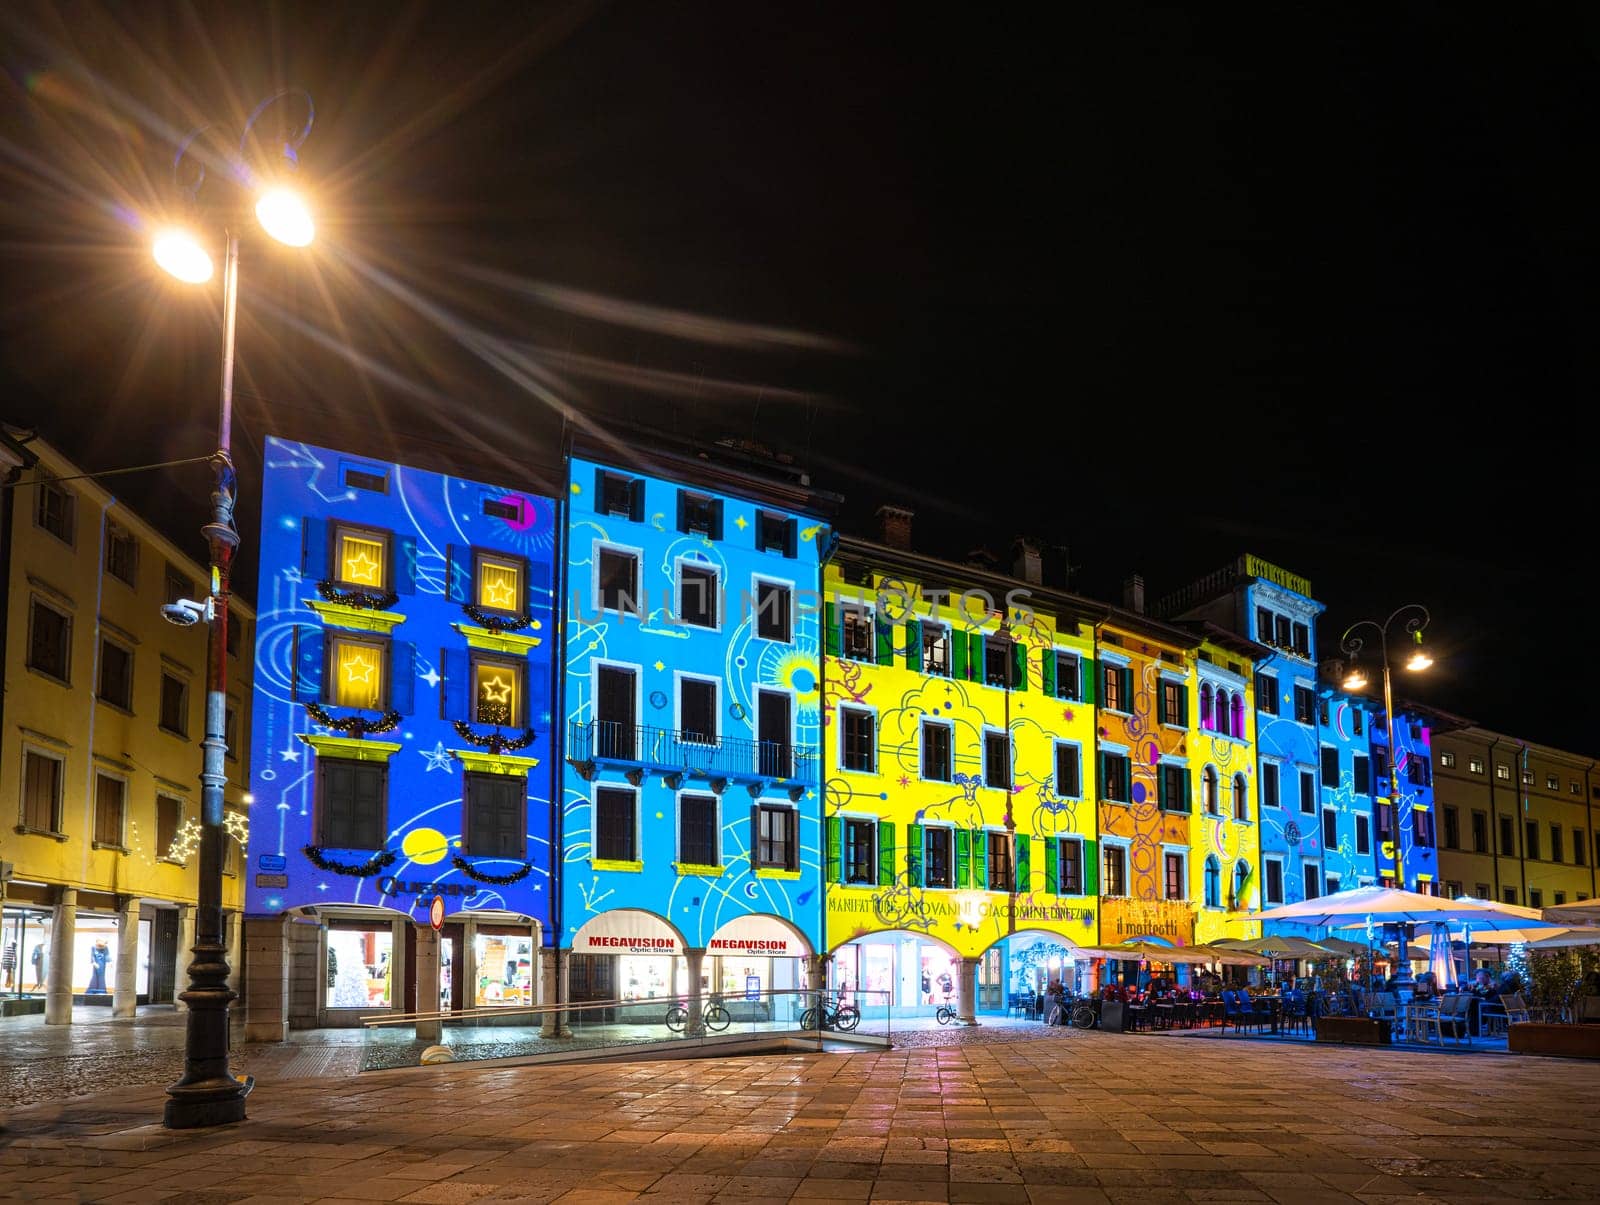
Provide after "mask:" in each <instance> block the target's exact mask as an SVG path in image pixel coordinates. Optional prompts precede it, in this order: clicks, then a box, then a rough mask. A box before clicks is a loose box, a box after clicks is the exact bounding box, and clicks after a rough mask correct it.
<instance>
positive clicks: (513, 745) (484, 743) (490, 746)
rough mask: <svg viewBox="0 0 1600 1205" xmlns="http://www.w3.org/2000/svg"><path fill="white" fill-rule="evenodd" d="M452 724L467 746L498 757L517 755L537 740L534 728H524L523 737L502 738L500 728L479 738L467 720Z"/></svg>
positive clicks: (456, 721) (455, 721)
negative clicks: (509, 754) (517, 752)
mask: <svg viewBox="0 0 1600 1205" xmlns="http://www.w3.org/2000/svg"><path fill="white" fill-rule="evenodd" d="M452 723H453V724H454V726H455V730H456V735H457V736H459V737H460V738H461V739H462V740H464V741H466V742H467V744H469V745H475V746H477V747H478V748H479V749H487V750H488V751H489V752H490V753H493V754H494V755H495V756H497V757H498V756H499V755H500V754H502V753H515V752H516V751H517V750H518V749H526V748H527V747H528V746H529V745H531V744H533V742H534V740H535V739H536V738H535V735H534V731H533V729H532V728H524V729H523V730H522V735H521V736H501V735H500V730H499V729H498V728H496V729H495V730H494V731H493V732H491V733H489V734H488V735H487V736H479V735H478V734H477V733H476V732H474V731H473V730H472V725H471V724H468V723H467V722H466V721H465V720H454V721H452Z"/></svg>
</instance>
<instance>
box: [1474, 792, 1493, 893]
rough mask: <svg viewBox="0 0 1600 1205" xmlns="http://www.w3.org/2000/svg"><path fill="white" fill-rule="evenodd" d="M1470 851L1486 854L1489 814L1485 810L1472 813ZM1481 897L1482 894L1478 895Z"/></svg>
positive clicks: (1487, 849) (1487, 850) (1487, 848)
mask: <svg viewBox="0 0 1600 1205" xmlns="http://www.w3.org/2000/svg"><path fill="white" fill-rule="evenodd" d="M1472 852H1473V853H1475V854H1486V853H1488V852H1489V814H1488V813H1487V812H1473V813H1472ZM1478 898H1479V899H1482V898H1483V897H1482V896H1479V897H1478Z"/></svg>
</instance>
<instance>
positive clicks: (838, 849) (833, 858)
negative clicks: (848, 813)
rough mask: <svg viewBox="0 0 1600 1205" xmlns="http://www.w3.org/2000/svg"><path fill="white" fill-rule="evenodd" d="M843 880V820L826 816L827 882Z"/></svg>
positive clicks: (840, 881)
mask: <svg viewBox="0 0 1600 1205" xmlns="http://www.w3.org/2000/svg"><path fill="white" fill-rule="evenodd" d="M843 881H844V821H843V820H840V819H839V817H837V816H829V817H828V882H830V883H842V882H843Z"/></svg>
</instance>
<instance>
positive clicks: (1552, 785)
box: [1544, 774, 1561, 791]
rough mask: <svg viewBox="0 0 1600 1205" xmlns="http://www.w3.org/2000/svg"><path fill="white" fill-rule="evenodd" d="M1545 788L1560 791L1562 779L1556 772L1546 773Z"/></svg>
mask: <svg viewBox="0 0 1600 1205" xmlns="http://www.w3.org/2000/svg"><path fill="white" fill-rule="evenodd" d="M1544 789H1545V790H1547V791H1559V790H1560V789H1561V780H1560V779H1559V778H1557V777H1556V776H1555V775H1554V774H1546V775H1545V776H1544Z"/></svg>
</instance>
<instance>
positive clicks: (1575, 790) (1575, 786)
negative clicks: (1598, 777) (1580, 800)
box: [1569, 778, 1583, 796]
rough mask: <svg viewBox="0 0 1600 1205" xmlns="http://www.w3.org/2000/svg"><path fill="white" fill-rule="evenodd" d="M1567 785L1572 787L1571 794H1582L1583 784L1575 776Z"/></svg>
mask: <svg viewBox="0 0 1600 1205" xmlns="http://www.w3.org/2000/svg"><path fill="white" fill-rule="evenodd" d="M1569 785H1570V786H1571V787H1572V794H1574V795H1579V796H1581V795H1582V794H1583V784H1582V783H1580V782H1579V781H1578V780H1577V779H1576V778H1574V779H1573V780H1572V782H1571V783H1570V784H1569Z"/></svg>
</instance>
